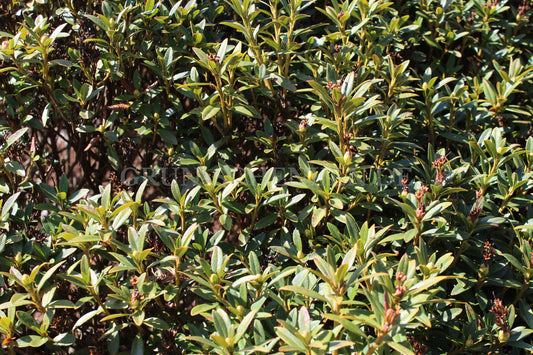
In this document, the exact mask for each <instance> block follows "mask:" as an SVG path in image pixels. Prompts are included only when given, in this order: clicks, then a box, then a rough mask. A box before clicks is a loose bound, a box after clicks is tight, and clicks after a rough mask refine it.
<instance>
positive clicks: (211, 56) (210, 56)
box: [207, 54, 220, 63]
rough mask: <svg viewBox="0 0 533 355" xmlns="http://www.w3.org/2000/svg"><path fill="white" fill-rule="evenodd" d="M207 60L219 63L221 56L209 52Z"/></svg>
mask: <svg viewBox="0 0 533 355" xmlns="http://www.w3.org/2000/svg"><path fill="white" fill-rule="evenodd" d="M207 60H209V61H210V62H215V63H219V62H220V57H219V56H218V55H214V54H208V55H207Z"/></svg>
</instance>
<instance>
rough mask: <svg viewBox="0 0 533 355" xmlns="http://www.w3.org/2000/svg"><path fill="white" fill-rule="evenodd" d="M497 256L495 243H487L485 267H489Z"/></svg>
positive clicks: (484, 246)
mask: <svg viewBox="0 0 533 355" xmlns="http://www.w3.org/2000/svg"><path fill="white" fill-rule="evenodd" d="M495 255H496V253H495V252H494V243H491V242H490V241H488V240H487V241H486V242H485V244H484V245H483V253H482V256H483V266H485V267H488V266H489V264H490V262H491V261H492V258H493V257H494V256H495Z"/></svg>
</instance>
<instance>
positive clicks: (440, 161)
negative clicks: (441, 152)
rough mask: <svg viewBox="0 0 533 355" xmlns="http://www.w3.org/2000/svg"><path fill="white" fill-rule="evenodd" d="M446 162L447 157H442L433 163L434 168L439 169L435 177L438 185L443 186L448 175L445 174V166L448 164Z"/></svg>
mask: <svg viewBox="0 0 533 355" xmlns="http://www.w3.org/2000/svg"><path fill="white" fill-rule="evenodd" d="M446 161H447V159H446V156H442V157H440V158H439V159H437V160H435V161H434V162H433V167H434V168H435V169H437V176H436V177H435V182H436V183H437V185H442V183H443V182H444V179H445V178H446V173H445V172H444V165H445V164H446Z"/></svg>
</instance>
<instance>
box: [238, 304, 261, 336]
mask: <svg viewBox="0 0 533 355" xmlns="http://www.w3.org/2000/svg"><path fill="white" fill-rule="evenodd" d="M257 312H258V309H254V310H252V311H251V312H250V313H248V314H247V315H246V316H245V317H244V318H243V320H242V321H241V322H240V323H239V326H238V327H237V331H236V332H235V336H234V337H233V342H234V343H237V342H238V341H239V340H240V339H241V338H242V336H243V335H244V333H245V332H246V330H247V329H248V327H249V326H250V323H251V322H252V321H253V320H254V317H255V315H256V314H257Z"/></svg>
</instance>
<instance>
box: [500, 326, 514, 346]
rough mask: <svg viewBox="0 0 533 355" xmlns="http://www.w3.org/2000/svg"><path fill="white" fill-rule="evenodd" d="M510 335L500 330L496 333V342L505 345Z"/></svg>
mask: <svg viewBox="0 0 533 355" xmlns="http://www.w3.org/2000/svg"><path fill="white" fill-rule="evenodd" d="M510 336H511V334H510V333H509V332H506V331H504V330H503V329H500V330H499V331H498V340H499V341H500V343H505V342H506V341H507V340H509V337H510Z"/></svg>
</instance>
